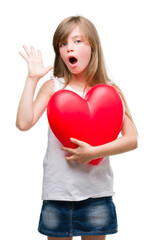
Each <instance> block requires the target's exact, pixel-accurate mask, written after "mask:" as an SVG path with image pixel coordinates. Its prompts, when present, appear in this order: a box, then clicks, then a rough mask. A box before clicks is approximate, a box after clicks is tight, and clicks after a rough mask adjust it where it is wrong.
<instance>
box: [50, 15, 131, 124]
mask: <svg viewBox="0 0 154 240" xmlns="http://www.w3.org/2000/svg"><path fill="white" fill-rule="evenodd" d="M76 26H79V28H80V30H81V31H82V32H83V33H84V36H85V39H86V40H87V42H88V44H89V45H90V46H91V59H90V62H89V65H88V68H87V80H86V86H85V88H84V90H85V89H86V88H87V86H91V87H93V86H95V85H97V84H108V85H112V86H113V87H115V88H116V90H117V91H118V92H119V94H120V95H121V97H122V99H123V101H124V104H125V114H126V115H127V116H128V117H129V118H130V119H131V120H132V122H133V119H132V116H131V113H130V111H129V108H128V105H127V103H126V100H125V97H124V95H123V93H122V91H121V90H120V88H119V87H118V86H117V85H116V84H115V83H113V82H112V81H111V80H110V79H109V77H108V75H107V71H106V67H105V61H104V56H103V51H102V47H101V43H100V39H99V36H98V33H97V30H96V28H95V26H94V25H93V23H92V22H90V21H89V20H88V19H86V18H84V17H82V16H71V17H68V18H66V19H64V20H63V21H62V22H61V23H60V24H59V25H58V27H57V29H56V31H55V34H54V36H53V47H54V51H55V61H54V76H56V77H64V79H65V84H64V88H65V87H66V86H67V84H68V83H69V82H70V80H71V73H70V72H69V70H68V68H67V67H66V65H65V63H64V62H63V60H62V58H61V56H60V52H59V44H60V43H61V42H63V41H65V40H66V39H67V37H68V36H69V34H70V33H71V31H72V30H73V29H74V27H76ZM133 123H134V122H133Z"/></svg>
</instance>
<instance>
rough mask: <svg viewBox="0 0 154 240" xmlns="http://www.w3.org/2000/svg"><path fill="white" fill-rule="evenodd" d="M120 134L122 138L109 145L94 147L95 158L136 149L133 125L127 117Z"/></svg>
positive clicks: (135, 135)
mask: <svg viewBox="0 0 154 240" xmlns="http://www.w3.org/2000/svg"><path fill="white" fill-rule="evenodd" d="M121 133H122V136H121V137H119V138H118V139H116V140H114V141H112V142H110V143H106V144H104V145H101V146H97V147H95V149H94V152H95V154H94V155H95V156H96V158H99V157H106V156H110V155H115V154H120V153H124V152H128V151H131V150H133V149H135V148H137V134H136V130H135V127H134V124H133V123H132V121H131V120H130V119H129V117H127V116H125V118H124V122H123V127H122V130H121Z"/></svg>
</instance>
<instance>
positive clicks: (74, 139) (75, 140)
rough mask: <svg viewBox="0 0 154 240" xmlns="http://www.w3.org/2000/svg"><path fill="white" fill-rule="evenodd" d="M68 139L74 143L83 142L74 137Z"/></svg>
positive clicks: (80, 143)
mask: <svg viewBox="0 0 154 240" xmlns="http://www.w3.org/2000/svg"><path fill="white" fill-rule="evenodd" d="M70 140H71V142H72V143H75V144H77V145H82V143H84V142H83V141H80V140H78V139H76V138H70Z"/></svg>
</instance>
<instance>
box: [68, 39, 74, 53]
mask: <svg viewBox="0 0 154 240" xmlns="http://www.w3.org/2000/svg"><path fill="white" fill-rule="evenodd" d="M73 51H74V47H73V43H71V42H68V43H67V52H68V53H69V52H73Z"/></svg>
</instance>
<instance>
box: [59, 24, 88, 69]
mask: <svg viewBox="0 0 154 240" xmlns="http://www.w3.org/2000/svg"><path fill="white" fill-rule="evenodd" d="M59 52H60V55H61V58H62V59H63V61H64V63H65V64H66V66H67V68H68V69H69V71H70V72H71V73H72V74H81V73H83V72H85V71H86V69H87V66H88V64H89V61H90V58H91V47H90V45H89V44H88V43H87V41H86V39H85V38H84V35H83V33H82V32H81V31H80V29H79V27H78V26H76V27H75V28H74V29H73V31H72V32H71V33H70V35H69V36H68V38H67V40H66V41H65V42H62V43H60V45H59Z"/></svg>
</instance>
